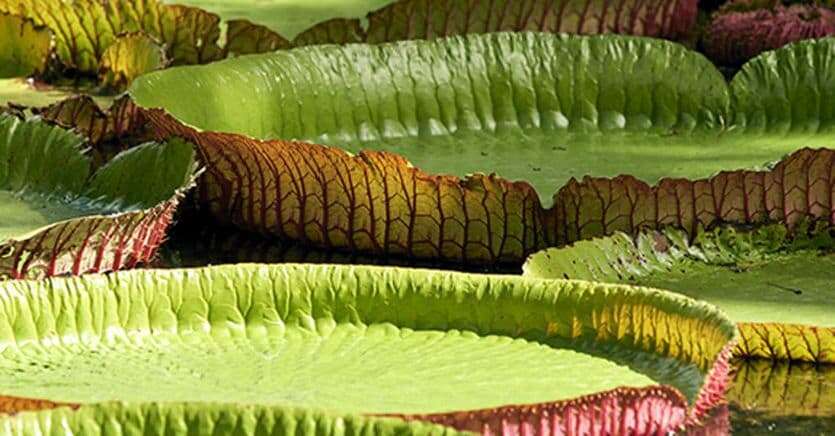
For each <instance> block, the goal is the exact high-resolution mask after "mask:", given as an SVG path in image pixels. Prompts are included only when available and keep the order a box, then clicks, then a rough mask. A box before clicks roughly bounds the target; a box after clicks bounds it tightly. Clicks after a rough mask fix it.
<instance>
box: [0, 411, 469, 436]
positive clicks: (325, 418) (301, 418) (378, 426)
mask: <svg viewBox="0 0 835 436" xmlns="http://www.w3.org/2000/svg"><path fill="white" fill-rule="evenodd" d="M58 426H60V427H61V431H62V434H64V435H68V436H73V435H85V434H89V433H88V432H96V433H98V434H102V435H111V434H113V435H115V434H125V433H127V434H130V433H131V432H132V431H135V429H136V428H137V427H139V428H142V429H143V430H145V431H149V432H151V431H152V432H154V434H165V435H168V436H180V435H182V436H185V435H191V434H194V432H199V433H200V434H212V435H218V436H220V435H235V436H255V435H261V434H295V435H299V436H316V435H321V434H325V433H328V434H329V433H331V432H336V433H338V434H340V435H344V436H367V435H377V434H381V435H382V434H386V435H389V434H395V435H404V436H405V435H409V436H458V435H461V436H464V435H469V434H471V433H464V432H457V431H455V430H453V429H451V428H445V427H442V426H440V425H433V424H429V423H419V422H410V423H407V422H403V421H401V420H397V419H391V418H388V419H386V418H373V417H362V416H352V415H344V416H341V415H337V414H335V413H333V412H317V411H309V410H301V409H291V408H286V407H285V408H282V407H264V406H245V405H235V404H226V405H220V404H218V405H207V404H103V405H90V406H82V407H79V408H77V410H72V409H69V408H62V409H56V410H46V411H42V412H38V413H23V414H20V415H17V416H14V417H11V418H5V419H0V428H4V429H8V430H9V431H14V432H16V433H17V434H23V435H30V434H33V435H34V434H42V433H44V432H48V431H49V429H54V428H56V427H58Z"/></svg>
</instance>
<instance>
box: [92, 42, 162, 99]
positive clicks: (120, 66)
mask: <svg viewBox="0 0 835 436" xmlns="http://www.w3.org/2000/svg"><path fill="white" fill-rule="evenodd" d="M167 63H168V61H167V60H166V58H165V51H164V50H163V47H162V46H160V45H159V44H157V42H156V41H154V40H153V39H152V38H150V37H148V36H147V35H145V34H143V33H132V34H126V35H122V36H119V37H118V38H116V40H115V41H114V42H113V44H111V45H110V46H109V47H107V49H106V50H105V51H104V53H103V54H102V59H101V67H100V68H99V77H100V79H101V83H102V84H104V85H105V86H108V87H111V88H115V89H125V88H127V86H128V85H129V84H130V83H131V82H133V79H135V78H137V77H139V76H141V75H142V74H145V73H148V72H151V71H155V70H159V69H162V68H165V66H166V64H167Z"/></svg>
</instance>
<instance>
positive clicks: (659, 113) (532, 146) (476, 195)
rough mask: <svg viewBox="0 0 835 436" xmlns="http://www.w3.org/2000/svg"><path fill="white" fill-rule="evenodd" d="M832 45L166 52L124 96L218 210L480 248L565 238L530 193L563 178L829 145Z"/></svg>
mask: <svg viewBox="0 0 835 436" xmlns="http://www.w3.org/2000/svg"><path fill="white" fill-rule="evenodd" d="M833 45H835V41H834V40H820V41H814V42H807V43H801V44H796V45H793V46H790V47H787V48H785V49H782V50H781V51H777V52H772V53H768V54H765V55H763V56H761V57H760V58H757V59H755V60H753V61H752V62H751V63H749V65H747V66H746V67H745V68H743V71H742V72H740V73H739V75H738V76H737V77H736V78H735V79H734V80H733V81H732V82H731V83H730V84H727V83H726V82H725V81H724V79H723V77H722V75H721V74H720V73H719V72H718V71H717V70H716V69H715V68H714V67H713V65H711V64H710V63H709V62H708V61H707V60H706V59H704V58H703V57H702V56H701V55H699V54H697V53H695V52H693V51H689V50H687V49H685V48H684V47H682V46H680V45H676V44H673V43H670V42H665V41H659V40H650V39H642V38H635V37H623V36H612V35H608V36H597V37H578V36H567V35H550V34H539V33H515V34H510V33H504V34H490V35H479V36H472V35H471V36H468V37H462V38H448V39H441V40H436V41H411V42H401V43H395V44H382V45H349V46H319V47H310V48H304V49H296V50H291V51H283V52H277V53H273V54H269V55H259V56H245V57H242V58H238V59H233V60H228V61H224V62H218V63H215V64H212V65H208V66H201V67H188V68H173V69H169V70H165V71H162V72H158V73H152V74H149V75H146V76H143V77H142V78H140V79H139V80H138V81H137V82H136V83H135V84H134V86H133V87H132V88H131V90H130V94H131V95H132V97H133V98H134V99H135V101H136V103H137V104H138V105H139V106H141V107H144V108H146V109H148V112H149V113H150V114H149V119H150V121H151V123H152V124H153V125H154V126H155V128H156V130H157V134H158V135H159V137H160V138H167V137H171V136H179V137H184V138H188V140H189V141H191V142H193V143H195V144H197V145H198V147H200V149H201V155H202V157H203V158H204V163H206V165H207V167H208V169H209V172H208V173H209V174H210V176H209V177H207V178H205V179H204V180H203V184H204V186H203V187H204V188H205V189H203V192H204V193H205V194H204V196H203V197H202V199H203V200H204V203H205V204H207V205H209V206H210V208H211V210H212V211H213V212H214V214H215V215H216V216H217V217H219V218H220V219H221V220H223V221H225V222H230V223H232V224H235V225H238V226H240V227H243V228H244V229H247V230H252V231H256V232H259V233H265V234H273V235H276V236H279V237H281V238H285V239H291V240H299V241H301V242H302V243H305V244H308V245H315V246H320V247H324V248H341V249H349V250H352V251H365V252H371V253H374V254H376V255H383V256H387V255H405V256H408V257H416V258H431V259H444V260H450V261H454V262H463V263H482V264H484V263H487V264H495V263H501V262H514V261H515V262H521V261H522V260H523V259H524V258H525V257H526V256H527V255H529V254H531V253H532V252H535V251H537V250H539V249H542V248H545V247H548V246H553V245H555V244H557V243H562V242H563V241H562V239H561V238H560V237H559V235H561V234H562V233H563V232H564V231H565V229H563V228H558V227H555V225H552V222H554V221H558V219H559V217H557V215H558V214H559V211H560V210H561V209H560V208H561V207H563V206H565V205H561V204H559V203H558V202H555V204H554V207H553V208H551V209H545V207H544V206H547V205H548V204H549V203H550V200H548V199H547V196H550V193H551V192H553V190H554V188H555V187H558V186H560V185H562V184H564V183H566V182H568V181H570V180H571V179H572V178H574V177H582V176H587V175H590V176H612V175H615V174H618V173H630V174H632V175H633V176H634V177H637V178H639V179H642V180H655V179H658V178H660V177H662V176H666V177H704V176H708V175H711V174H713V173H715V172H716V171H719V170H722V169H732V168H740V167H751V166H758V165H763V164H765V163H766V162H769V161H775V160H777V159H779V158H781V157H782V156H783V155H784V154H785V153H788V152H790V151H793V150H796V149H798V148H799V147H801V146H807V145H808V146H814V145H826V144H828V143H829V142H830V141H831V140H832V139H833V137H832V132H833V129H832V126H833V123H832V121H833V113H832V111H831V110H830V109H829V108H828V105H827V104H826V101H828V99H829V98H830V97H835V89H833V88H832V85H831V84H832V83H835V81H833V80H831V76H832V75H833V74H835V70H833V69H832V68H831V65H833V63H832V62H830V61H829V59H830V57H831V55H832V53H833V50H832V48H833ZM241 104H243V105H245V106H246V107H247V109H248V110H245V111H243V110H240V109H239V108H240V106H241ZM772 106H779V108H772ZM156 108H161V109H160V110H157V109H156ZM220 132H228V134H227V133H220ZM233 133H234V134H233ZM292 140H304V141H307V142H293V141H292ZM309 142H314V143H312V144H311V143H309ZM316 143H319V144H322V145H317V144H316ZM325 145H330V147H328V146H325ZM359 149H366V151H364V152H361V153H358V154H356V155H352V154H349V153H345V152H344V151H343V150H347V151H353V152H356V151H357V150H359ZM368 149H372V150H373V151H368ZM392 152H396V154H395V153H392ZM407 159H409V160H407ZM494 171H499V176H501V177H505V178H501V177H499V176H494V175H484V173H485V172H494ZM468 173H473V174H475V175H473V176H469V177H466V178H463V179H462V178H459V177H463V176H465V175H466V174H468ZM437 174H451V175H452V176H446V175H437ZM508 179H510V180H524V181H525V182H511V181H509V180H508ZM279 199H282V201H279ZM735 200H738V198H736V197H735V198H734V201H735ZM567 242H570V241H567Z"/></svg>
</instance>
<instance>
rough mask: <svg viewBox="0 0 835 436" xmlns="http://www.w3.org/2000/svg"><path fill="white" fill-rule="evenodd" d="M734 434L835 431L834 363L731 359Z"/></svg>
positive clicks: (731, 402)
mask: <svg viewBox="0 0 835 436" xmlns="http://www.w3.org/2000/svg"><path fill="white" fill-rule="evenodd" d="M735 366H736V374H735V375H734V383H733V385H732V386H731V389H730V391H729V392H728V402H729V403H730V411H731V422H732V424H731V425H732V427H733V434H734V435H762V434H769V435H821V436H823V435H835V365H817V366H816V365H813V364H805V363H801V364H788V363H774V362H770V361H762V360H754V361H740V362H737V363H736V365H735Z"/></svg>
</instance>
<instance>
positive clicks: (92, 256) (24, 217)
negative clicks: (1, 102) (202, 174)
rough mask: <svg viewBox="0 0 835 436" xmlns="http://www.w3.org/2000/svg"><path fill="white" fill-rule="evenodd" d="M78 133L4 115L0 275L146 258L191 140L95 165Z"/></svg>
mask: <svg viewBox="0 0 835 436" xmlns="http://www.w3.org/2000/svg"><path fill="white" fill-rule="evenodd" d="M84 145H85V141H84V139H82V138H81V137H80V136H77V135H76V134H74V133H72V132H69V131H66V130H63V129H61V128H59V127H54V126H50V125H47V124H46V123H44V122H42V121H40V120H38V119H32V120H27V121H24V120H20V119H18V118H16V117H12V116H8V115H0V278H26V277H42V276H51V275H58V274H68V273H72V274H79V273H84V272H91V271H107V270H116V269H120V268H124V267H130V266H133V265H135V264H137V263H139V262H145V261H148V260H149V259H150V258H151V257H152V256H153V254H154V252H155V249H156V247H157V246H158V245H159V244H160V243H161V241H162V238H163V237H164V235H165V230H166V228H167V226H168V224H169V223H170V221H171V218H172V214H173V212H174V209H175V207H176V205H177V203H178V201H179V198H180V196H181V194H182V192H183V190H184V189H185V188H186V187H188V186H189V185H190V184H191V183H192V177H193V173H194V170H195V164H194V162H193V151H192V149H191V145H189V144H185V143H183V142H181V141H172V142H170V143H168V144H162V145H160V144H150V143H149V144H145V145H143V146H140V147H137V148H134V149H131V150H129V151H127V152H125V153H122V154H120V155H118V156H116V157H115V158H114V159H113V160H112V161H110V162H109V163H108V164H107V165H105V166H103V167H102V168H99V169H98V170H96V171H95V172H93V170H92V161H91V158H90V157H89V156H88V155H87V153H86V150H85V148H84Z"/></svg>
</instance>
